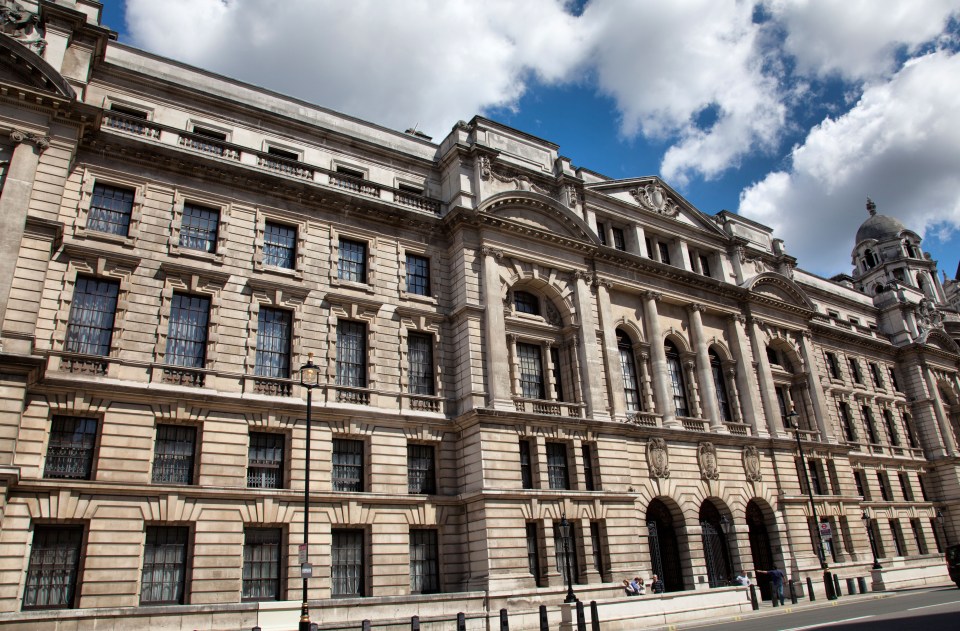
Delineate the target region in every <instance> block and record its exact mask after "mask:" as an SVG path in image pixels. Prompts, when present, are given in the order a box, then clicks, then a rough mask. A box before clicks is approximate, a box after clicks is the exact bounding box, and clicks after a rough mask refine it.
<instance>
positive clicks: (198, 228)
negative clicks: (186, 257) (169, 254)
mask: <svg viewBox="0 0 960 631" xmlns="http://www.w3.org/2000/svg"><path fill="white" fill-rule="evenodd" d="M219 224H220V211H219V210H217V209H216V208H207V207H205V206H196V205H194V204H184V205H183V219H182V220H181V222H180V247H182V248H187V249H190V250H199V251H201V252H210V253H213V252H216V251H217V228H218V226H219Z"/></svg>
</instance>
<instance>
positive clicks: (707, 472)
mask: <svg viewBox="0 0 960 631" xmlns="http://www.w3.org/2000/svg"><path fill="white" fill-rule="evenodd" d="M697 461H699V462H700V475H701V476H702V477H703V479H704V480H719V479H720V471H719V470H718V469H717V448H716V447H714V446H713V443H709V442H706V443H700V446H699V447H697Z"/></svg>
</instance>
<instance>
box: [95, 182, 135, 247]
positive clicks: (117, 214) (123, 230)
mask: <svg viewBox="0 0 960 631" xmlns="http://www.w3.org/2000/svg"><path fill="white" fill-rule="evenodd" d="M134 197H135V194H134V192H133V190H131V189H128V188H120V187H118V186H109V185H107V184H94V185H93V197H92V198H91V200H90V212H89V213H88V214H87V230H96V231H97V232H106V233H107V234H115V235H118V236H121V237H126V236H127V235H128V234H129V232H130V217H131V215H133V200H134Z"/></svg>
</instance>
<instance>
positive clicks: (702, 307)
mask: <svg viewBox="0 0 960 631" xmlns="http://www.w3.org/2000/svg"><path fill="white" fill-rule="evenodd" d="M706 310H707V307H706V305H702V304H700V303H699V302H694V303H692V304H689V305H687V311H689V312H690V313H693V312H694V311H696V312H699V313H703V312H704V311H706Z"/></svg>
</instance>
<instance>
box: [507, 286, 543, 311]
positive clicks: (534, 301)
mask: <svg viewBox="0 0 960 631" xmlns="http://www.w3.org/2000/svg"><path fill="white" fill-rule="evenodd" d="M513 309H514V311H516V312H517V313H529V314H530V315H540V299H539V298H537V297H536V296H534V295H533V294H531V293H530V292H529V291H515V292H513Z"/></svg>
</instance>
